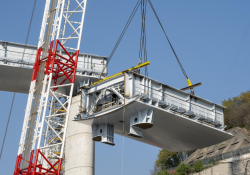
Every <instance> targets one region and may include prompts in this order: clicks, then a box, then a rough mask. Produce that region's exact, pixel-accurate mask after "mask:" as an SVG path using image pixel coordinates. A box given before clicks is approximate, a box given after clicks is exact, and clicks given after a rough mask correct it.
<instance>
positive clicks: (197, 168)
mask: <svg viewBox="0 0 250 175" xmlns="http://www.w3.org/2000/svg"><path fill="white" fill-rule="evenodd" d="M203 168H204V166H203V164H202V162H201V161H198V162H196V163H195V164H194V170H195V171H196V172H200V171H202V170H203Z"/></svg>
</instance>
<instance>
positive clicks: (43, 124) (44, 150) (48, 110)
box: [14, 0, 87, 175]
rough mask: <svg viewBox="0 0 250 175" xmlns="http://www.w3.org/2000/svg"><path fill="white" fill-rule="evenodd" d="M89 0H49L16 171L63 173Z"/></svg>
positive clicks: (34, 173)
mask: <svg viewBox="0 0 250 175" xmlns="http://www.w3.org/2000/svg"><path fill="white" fill-rule="evenodd" d="M86 5H87V0H46V3H45V9H44V14H43V20H42V26H41V31H40V36H39V42H38V47H37V53H36V58H35V64H34V67H33V74H32V80H31V84H30V89H29V95H28V101H27V106H26V110H25V116H24V122H23V127H22V132H21V138H20V143H19V148H18V154H17V159H16V165H15V170H14V175H19V174H31V175H36V174H44V175H45V174H51V175H52V174H53V175H60V173H61V169H62V164H63V162H64V159H63V155H64V142H65V135H66V129H67V122H68V116H69V109H70V105H71V99H72V94H73V88H74V81H75V74H76V67H77V60H78V54H79V48H80V43H81V36H82V28H83V23H84V17H85V11H86Z"/></svg>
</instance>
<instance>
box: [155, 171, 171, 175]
mask: <svg viewBox="0 0 250 175" xmlns="http://www.w3.org/2000/svg"><path fill="white" fill-rule="evenodd" d="M157 175H169V172H168V171H167V170H162V171H160V172H158V173H157Z"/></svg>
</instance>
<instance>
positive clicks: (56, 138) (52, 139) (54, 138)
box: [48, 137, 59, 143]
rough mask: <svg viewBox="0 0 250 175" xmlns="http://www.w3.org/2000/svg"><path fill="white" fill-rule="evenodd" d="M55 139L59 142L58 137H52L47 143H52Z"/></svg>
mask: <svg viewBox="0 0 250 175" xmlns="http://www.w3.org/2000/svg"><path fill="white" fill-rule="evenodd" d="M55 139H56V140H59V138H58V137H57V138H54V137H53V138H52V139H50V140H49V142H48V143H50V142H52V141H53V140H55Z"/></svg>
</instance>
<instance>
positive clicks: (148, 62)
mask: <svg viewBox="0 0 250 175" xmlns="http://www.w3.org/2000/svg"><path fill="white" fill-rule="evenodd" d="M149 64H150V61H147V62H145V63H142V64H139V65H137V66H134V67H131V68H129V69H127V70H125V71H122V72H119V73H117V74H115V75H112V76H109V77H106V78H104V79H101V80H99V81H96V82H94V83H92V84H91V85H90V86H93V85H95V84H98V83H101V82H103V81H106V80H109V79H111V78H113V77H116V76H118V75H121V74H123V72H126V71H131V70H133V69H134V70H136V69H139V68H141V67H145V66H147V65H149Z"/></svg>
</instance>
